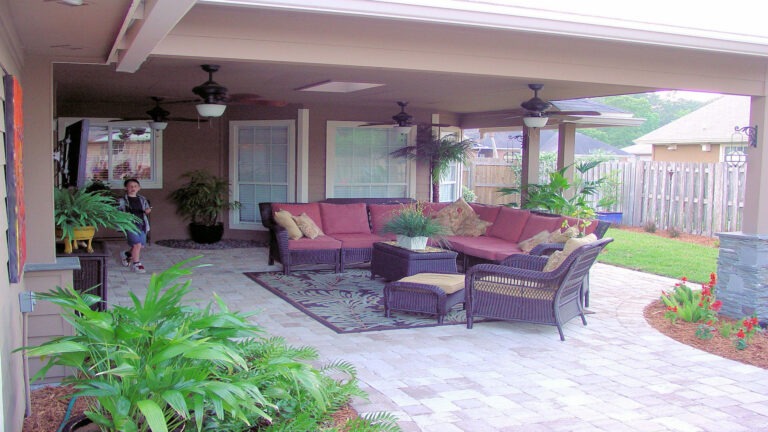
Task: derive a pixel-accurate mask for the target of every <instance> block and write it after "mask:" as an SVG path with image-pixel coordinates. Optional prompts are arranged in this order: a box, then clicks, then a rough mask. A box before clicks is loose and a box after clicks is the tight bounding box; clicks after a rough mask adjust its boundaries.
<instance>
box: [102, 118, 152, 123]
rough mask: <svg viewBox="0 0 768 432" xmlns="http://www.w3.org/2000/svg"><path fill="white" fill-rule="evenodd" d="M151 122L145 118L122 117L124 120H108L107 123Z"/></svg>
mask: <svg viewBox="0 0 768 432" xmlns="http://www.w3.org/2000/svg"><path fill="white" fill-rule="evenodd" d="M151 120H152V119H149V118H146V117H124V118H119V119H114V120H110V121H109V122H108V123H112V122H127V121H144V122H148V121H151Z"/></svg>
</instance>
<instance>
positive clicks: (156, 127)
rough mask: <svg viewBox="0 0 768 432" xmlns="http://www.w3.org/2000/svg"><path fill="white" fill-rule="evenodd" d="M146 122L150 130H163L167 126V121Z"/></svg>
mask: <svg viewBox="0 0 768 432" xmlns="http://www.w3.org/2000/svg"><path fill="white" fill-rule="evenodd" d="M148 124H149V127H151V128H152V130H156V131H161V130H165V128H167V127H168V122H164V121H151V122H148Z"/></svg>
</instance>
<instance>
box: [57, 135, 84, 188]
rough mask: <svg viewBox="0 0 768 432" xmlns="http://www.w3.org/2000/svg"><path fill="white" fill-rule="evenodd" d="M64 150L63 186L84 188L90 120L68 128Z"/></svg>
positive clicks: (62, 163)
mask: <svg viewBox="0 0 768 432" xmlns="http://www.w3.org/2000/svg"><path fill="white" fill-rule="evenodd" d="M62 150H63V151H62V155H61V156H62V161H61V165H62V173H61V174H62V175H61V186H62V187H70V186H74V187H77V188H82V187H84V186H85V182H86V172H85V162H86V156H87V150H88V120H80V121H78V122H77V123H74V124H71V125H69V126H67V128H66V129H65V137H64V146H63V149H62Z"/></svg>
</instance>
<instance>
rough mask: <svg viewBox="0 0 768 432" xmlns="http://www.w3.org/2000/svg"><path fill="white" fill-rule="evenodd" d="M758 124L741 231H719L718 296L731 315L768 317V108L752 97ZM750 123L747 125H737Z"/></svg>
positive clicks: (762, 99)
mask: <svg viewBox="0 0 768 432" xmlns="http://www.w3.org/2000/svg"><path fill="white" fill-rule="evenodd" d="M755 125H757V129H758V133H757V147H749V148H748V149H747V163H748V164H749V165H748V168H747V180H746V181H747V185H746V193H745V196H746V199H745V201H744V222H743V226H742V232H735V233H718V234H717V235H718V236H719V237H720V254H719V256H718V260H717V276H718V278H719V281H718V284H717V298H718V299H720V300H721V301H722V302H723V308H722V310H721V313H722V314H723V315H726V316H729V317H732V318H741V317H743V316H747V315H752V314H756V315H757V317H758V318H759V319H760V320H761V321H762V320H768V181H766V180H765V176H764V175H763V173H766V174H767V175H768V148H766V146H767V145H768V130H766V127H768V109H767V108H766V98H765V97H753V98H752V104H751V106H750V119H749V126H755ZM734 126H747V125H741V124H740V125H734Z"/></svg>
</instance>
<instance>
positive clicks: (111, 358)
mask: <svg viewBox="0 0 768 432" xmlns="http://www.w3.org/2000/svg"><path fill="white" fill-rule="evenodd" d="M198 258H199V257H197V258H191V259H188V260H185V261H182V262H180V263H178V264H175V265H173V266H171V267H170V268H168V269H167V270H165V271H163V272H161V273H158V274H153V275H152V276H151V279H150V282H149V286H148V288H147V292H146V295H145V296H144V298H143V300H142V299H139V298H138V297H137V296H136V295H135V294H133V293H131V294H130V296H131V305H130V306H113V307H112V308H111V309H107V310H105V311H94V310H92V309H91V305H93V304H94V303H96V302H97V301H100V299H99V298H98V297H96V296H93V295H91V294H86V293H80V292H78V291H76V290H74V289H72V288H71V287H67V288H60V287H57V288H56V289H54V290H52V291H51V292H49V293H45V294H41V295H40V297H41V299H43V300H48V301H51V302H53V303H54V304H56V305H58V306H60V307H61V308H62V315H63V317H64V318H65V319H66V320H67V322H69V323H70V324H72V326H73V328H74V330H75V334H74V335H73V336H62V337H58V338H55V339H53V340H51V341H49V342H45V343H43V344H41V345H39V346H36V347H26V348H21V349H26V350H27V355H31V356H41V359H42V360H43V361H44V362H46V364H45V366H44V367H43V368H42V369H41V370H40V372H39V373H38V374H36V376H35V377H34V378H33V380H35V379H37V378H39V377H42V376H44V375H45V374H46V372H47V371H48V370H49V369H50V368H51V367H53V366H64V367H68V368H72V369H73V370H75V371H76V374H75V375H73V376H70V377H68V378H66V380H65V382H66V383H69V384H72V385H74V387H75V388H76V389H77V393H76V394H75V396H78V397H79V396H89V397H90V399H91V400H92V403H91V405H90V406H89V408H88V409H87V411H86V413H85V414H86V416H87V417H88V418H89V419H90V420H91V421H92V422H93V423H94V424H96V425H98V427H99V428H100V429H101V430H103V431H112V430H120V431H135V432H139V431H141V432H144V431H150V430H151V431H153V432H165V431H168V430H175V429H176V428H177V427H185V428H186V429H187V430H197V431H202V430H206V431H213V430H216V431H238V432H240V431H256V430H258V431H261V430H265V431H266V430H269V431H287V430H291V431H296V430H330V429H329V428H326V427H325V425H326V423H328V422H329V419H330V418H331V414H332V413H333V412H334V411H336V410H337V409H338V408H339V407H340V406H343V405H344V404H345V403H347V402H348V401H349V399H350V397H352V396H361V397H364V396H365V394H364V393H363V392H362V391H361V390H360V389H359V388H358V382H357V379H356V373H355V370H354V368H353V367H352V366H351V365H350V364H348V363H345V362H335V363H331V364H329V365H326V366H322V367H320V368H315V367H313V366H311V364H310V363H311V362H312V361H315V360H316V359H317V353H316V351H315V350H314V349H312V348H308V347H303V348H292V347H289V346H287V345H286V344H285V341H284V340H282V339H280V338H273V337H269V336H268V335H265V333H264V332H263V330H262V329H261V328H260V327H258V326H257V325H255V324H252V323H250V321H249V318H250V317H251V316H252V314H247V313H241V312H234V311H231V310H230V309H229V308H228V307H227V306H226V305H225V304H224V303H223V301H221V299H219V298H218V297H215V299H214V301H213V302H211V303H209V304H208V305H207V306H205V307H203V308H198V307H193V306H190V305H188V304H185V303H184V301H183V300H184V297H185V296H186V295H187V294H188V293H189V292H190V291H191V280H190V279H189V277H188V276H189V275H190V274H191V270H192V269H193V268H196V267H201V266H188V264H189V263H190V262H191V261H193V260H195V259H198ZM181 279H185V280H184V281H183V282H182V281H181ZM360 421H368V423H367V425H368V426H367V428H363V429H358V430H360V431H389V430H393V431H394V430H398V429H397V426H396V423H395V419H394V417H393V416H391V415H389V414H386V413H383V414H378V415H376V416H373V418H371V419H368V420H365V419H362V420H360ZM349 430H352V429H351V428H350V429H349Z"/></svg>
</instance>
